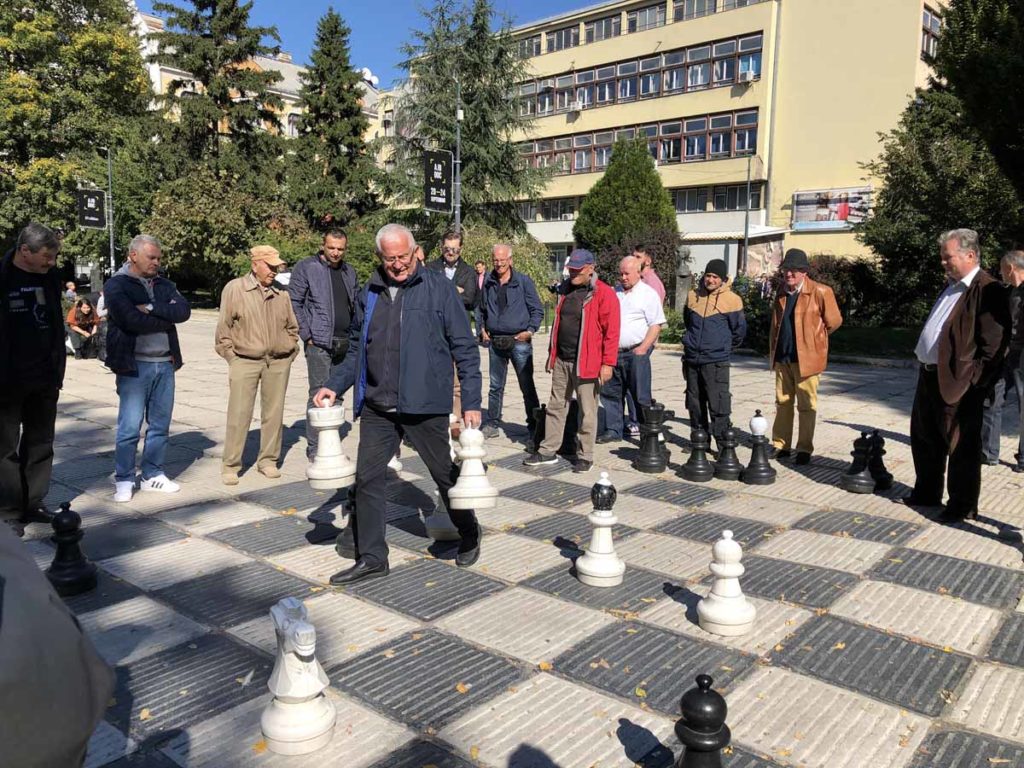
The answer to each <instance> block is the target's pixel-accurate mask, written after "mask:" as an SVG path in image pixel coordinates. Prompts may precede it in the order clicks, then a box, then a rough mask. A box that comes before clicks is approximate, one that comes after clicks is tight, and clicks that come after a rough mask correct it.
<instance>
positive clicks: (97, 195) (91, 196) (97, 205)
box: [77, 189, 107, 229]
mask: <svg viewBox="0 0 1024 768" xmlns="http://www.w3.org/2000/svg"><path fill="white" fill-rule="evenodd" d="M104 197H105V193H104V192H103V190H102V189H80V190H78V193H77V198H78V226H80V227H83V228H85V229H106V228H107V214H106V208H105V206H104V203H105V200H104Z"/></svg>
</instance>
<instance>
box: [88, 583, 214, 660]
mask: <svg viewBox="0 0 1024 768" xmlns="http://www.w3.org/2000/svg"><path fill="white" fill-rule="evenodd" d="M78 622H79V624H81V625H82V629H83V630H84V631H85V633H86V634H87V635H88V636H89V639H90V640H92V642H93V645H95V646H96V650H97V651H99V653H100V655H101V656H102V657H103V658H104V659H106V660H107V663H109V664H112V665H116V664H130V663H132V662H133V661H138V660H139V659H143V658H145V657H146V656H151V655H152V654H154V653H157V652H158V651H162V650H164V649H165V648H172V647H174V646H175V645H178V644H179V643H184V642H186V641H188V640H191V639H192V638H194V637H197V636H199V635H202V634H205V633H206V632H208V631H209V630H208V629H207V628H206V627H204V626H203V625H201V624H197V623H196V622H194V621H192V620H191V619H187V618H185V617H184V616H182V615H181V614H179V613H177V612H175V611H173V610H171V609H170V608H168V607H167V606H165V605H161V604H160V603H158V602H156V601H155V600H150V599H149V598H148V597H145V596H143V595H140V596H138V597H133V598H131V599H130V600H123V601H121V602H119V603H114V604H113V605H108V606H106V607H105V608H100V609H98V610H95V611H89V612H88V613H83V614H80V615H79V616H78Z"/></svg>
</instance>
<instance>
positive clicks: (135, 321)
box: [103, 273, 192, 376]
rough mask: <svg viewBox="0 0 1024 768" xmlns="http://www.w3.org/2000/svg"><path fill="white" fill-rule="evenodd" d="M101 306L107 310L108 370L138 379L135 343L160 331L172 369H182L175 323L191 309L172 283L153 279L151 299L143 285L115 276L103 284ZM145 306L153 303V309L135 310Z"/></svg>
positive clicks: (189, 313) (130, 277)
mask: <svg viewBox="0 0 1024 768" xmlns="http://www.w3.org/2000/svg"><path fill="white" fill-rule="evenodd" d="M103 303H104V305H105V306H106V308H107V360H106V365H107V368H109V369H110V370H112V371H113V372H114V373H119V374H121V375H122V376H138V375H139V369H138V366H137V365H136V364H135V340H136V339H137V338H138V337H139V336H140V335H142V334H146V333H161V332H162V333H166V334H167V340H168V342H169V345H170V348H171V357H172V358H173V359H174V369H175V370H177V369H179V368H181V366H182V364H183V361H182V359H181V346H180V345H179V344H178V329H177V328H175V324H176V323H184V322H185V321H186V320H188V319H189V317H190V316H191V315H192V309H191V307H189V305H188V301H186V300H185V297H184V296H182V295H181V294H180V293H178V288H177V286H176V285H175V284H174V283H172V282H171V281H170V280H168V279H166V278H164V277H156V278H154V279H153V298H152V300H150V297H149V294H148V293H147V292H146V287H145V286H144V285H143V284H142V283H140V282H139V281H138V280H137V279H136V278H134V277H132V276H131V275H125V274H121V273H118V274H115V275H114V276H113V277H112V278H110V279H109V280H107V282H106V283H104V284H103ZM146 304H152V305H153V309H152V310H150V311H149V312H143V311H142V310H140V309H138V307H139V306H140V305H146Z"/></svg>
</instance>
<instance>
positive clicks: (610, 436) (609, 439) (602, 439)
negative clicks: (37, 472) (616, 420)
mask: <svg viewBox="0 0 1024 768" xmlns="http://www.w3.org/2000/svg"><path fill="white" fill-rule="evenodd" d="M621 441H622V438H621V437H619V436H618V435H616V434H615V433H614V432H604V433H602V434H600V435H598V436H597V440H596V441H595V442H598V443H602V444H604V443H618V442H621Z"/></svg>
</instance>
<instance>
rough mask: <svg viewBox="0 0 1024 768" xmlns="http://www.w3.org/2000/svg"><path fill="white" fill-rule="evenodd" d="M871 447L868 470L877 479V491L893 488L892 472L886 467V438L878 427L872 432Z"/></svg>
mask: <svg viewBox="0 0 1024 768" xmlns="http://www.w3.org/2000/svg"><path fill="white" fill-rule="evenodd" d="M869 439H870V440H871V448H870V449H869V451H868V470H869V471H870V472H871V477H872V478H874V481H875V490H876V491H888V490H889V489H890V488H892V473H891V472H890V471H889V470H888V469H886V468H885V459H884V457H885V438H884V437H882V436H881V435H880V434H878V430H877V429H876V430H875V431H874V432H872V433H871V437H870V438H869Z"/></svg>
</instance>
